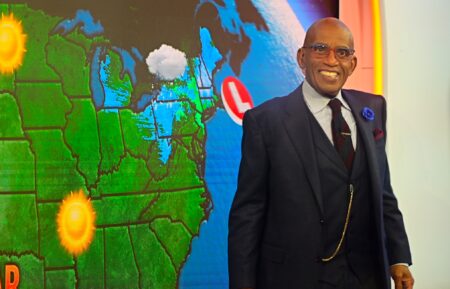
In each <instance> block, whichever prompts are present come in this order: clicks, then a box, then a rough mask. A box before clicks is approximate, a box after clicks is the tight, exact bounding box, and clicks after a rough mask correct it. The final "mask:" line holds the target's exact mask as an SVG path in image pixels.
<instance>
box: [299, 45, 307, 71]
mask: <svg viewBox="0 0 450 289" xmlns="http://www.w3.org/2000/svg"><path fill="white" fill-rule="evenodd" d="M304 57H305V50H304V49H303V48H299V49H298V50H297V63H298V66H300V68H301V69H302V71H303V70H304V69H305V61H304Z"/></svg>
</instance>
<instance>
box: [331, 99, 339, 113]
mask: <svg viewBox="0 0 450 289" xmlns="http://www.w3.org/2000/svg"><path fill="white" fill-rule="evenodd" d="M328 105H329V106H330V107H331V110H332V111H333V113H337V112H340V111H341V106H342V102H341V101H340V100H339V99H337V98H333V99H332V100H330V102H329V103H328Z"/></svg>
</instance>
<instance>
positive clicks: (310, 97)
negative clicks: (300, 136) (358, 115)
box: [302, 79, 351, 114]
mask: <svg viewBox="0 0 450 289" xmlns="http://www.w3.org/2000/svg"><path fill="white" fill-rule="evenodd" d="M302 90H303V96H304V98H305V102H306V105H307V106H308V108H309V109H310V111H311V112H312V113H313V114H316V113H318V112H320V111H322V110H323V109H324V108H325V107H327V106H328V103H329V102H330V98H328V97H325V96H322V95H321V94H319V93H318V92H317V91H316V90H315V89H314V88H313V87H312V86H311V84H309V82H308V81H307V80H306V79H305V80H304V81H303V86H302ZM334 98H337V99H339V100H340V101H341V102H342V106H343V107H344V108H345V109H347V110H349V111H351V109H350V106H349V105H348V103H347V102H346V101H345V99H344V98H343V97H342V93H341V90H339V92H338V94H337V95H336V96H335V97H334Z"/></svg>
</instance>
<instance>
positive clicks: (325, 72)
mask: <svg viewBox="0 0 450 289" xmlns="http://www.w3.org/2000/svg"><path fill="white" fill-rule="evenodd" d="M320 73H321V74H323V75H325V76H330V77H336V76H337V72H333V71H321V72H320Z"/></svg>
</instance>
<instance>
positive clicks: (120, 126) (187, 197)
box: [0, 4, 218, 289]
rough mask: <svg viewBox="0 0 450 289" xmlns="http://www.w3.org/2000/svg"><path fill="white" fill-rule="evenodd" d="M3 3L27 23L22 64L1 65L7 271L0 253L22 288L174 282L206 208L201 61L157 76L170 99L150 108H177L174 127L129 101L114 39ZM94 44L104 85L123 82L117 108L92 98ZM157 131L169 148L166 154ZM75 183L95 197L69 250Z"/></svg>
mask: <svg viewBox="0 0 450 289" xmlns="http://www.w3.org/2000/svg"><path fill="white" fill-rule="evenodd" d="M0 13H3V14H5V15H9V14H11V13H12V14H13V15H14V17H15V18H16V19H17V20H18V21H21V24H22V26H23V32H24V34H26V47H25V48H26V52H25V54H24V59H23V63H22V65H21V66H20V67H19V68H18V69H17V70H15V71H14V73H11V74H0V156H1V157H0V233H1V235H0V279H1V280H5V276H4V274H5V272H4V266H5V264H16V265H17V266H18V267H19V268H20V286H19V288H21V289H26V288H32V289H39V288H46V289H64V288H79V289H88V288H92V289H100V288H127V289H131V288H176V287H177V286H178V280H179V277H180V270H181V268H182V265H183V264H184V263H185V262H186V259H187V258H188V255H189V252H190V248H191V242H192V239H193V238H194V237H195V236H197V235H198V234H199V229H200V225H201V223H202V221H204V220H206V219H207V218H208V214H209V210H210V208H211V199H210V196H209V193H208V191H207V188H206V184H205V181H204V162H205V139H206V133H205V121H206V120H207V119H208V118H209V117H210V116H211V115H212V114H213V112H214V110H215V108H216V106H217V103H218V98H217V97H216V96H215V95H212V96H211V97H210V98H202V97H200V95H199V92H198V91H199V88H198V86H199V85H198V84H197V80H196V75H195V72H194V71H195V65H199V63H200V60H199V59H198V58H189V59H188V76H189V77H185V78H182V79H177V80H175V81H172V82H164V83H160V84H159V85H160V86H161V87H165V88H166V89H168V90H170V91H172V92H173V94H174V95H175V96H176V97H175V98H174V99H173V100H171V101H172V102H173V103H170V102H168V101H163V100H161V101H159V100H158V99H157V98H156V99H154V100H153V101H152V102H151V103H150V104H149V105H148V107H147V109H148V110H151V111H154V110H155V108H156V107H158V109H163V108H164V105H177V106H178V107H180V109H179V110H178V111H177V113H176V115H174V117H173V121H172V122H171V128H170V130H168V128H165V127H163V125H164V124H162V123H159V122H158V119H157V118H156V117H155V114H154V113H153V114H152V113H148V111H141V112H137V111H135V110H133V109H132V108H130V105H129V104H130V101H131V100H130V99H131V95H132V94H133V91H134V89H136V87H135V85H133V84H132V82H131V80H130V77H129V75H128V74H125V75H121V71H122V68H123V63H122V62H121V58H120V56H119V54H118V53H117V52H116V51H114V50H113V49H110V48H111V47H112V44H111V43H109V40H108V39H106V38H105V37H103V36H101V35H97V36H95V37H87V36H85V35H84V34H83V33H81V32H80V31H79V29H78V28H76V29H74V30H73V31H71V32H70V33H68V34H66V35H61V34H58V33H54V28H55V26H56V25H57V24H58V23H60V22H61V21H62V20H63V19H61V18H58V17H54V16H50V15H47V14H46V13H45V12H44V11H41V10H33V9H31V8H29V7H27V6H26V5H22V4H20V5H19V4H17V5H14V4H0ZM98 46H102V47H106V49H107V51H106V52H105V54H106V55H107V58H108V61H109V64H108V66H107V68H106V73H107V79H106V81H105V83H106V84H105V85H108V87H109V88H110V89H113V90H116V91H120V92H122V94H123V95H124V99H123V106H122V107H119V108H115V109H111V108H98V107H96V106H95V105H94V102H93V97H92V93H91V89H90V82H91V81H92V80H91V71H90V70H91V61H92V54H93V50H94V47H98ZM108 47H109V48H108ZM186 91H188V92H189V94H190V95H189V97H188V96H187V95H185V94H186ZM161 107H162V108H161ZM147 109H146V110H147ZM149 115H150V116H153V118H151V117H148V116H149ZM164 131H166V132H167V131H170V134H167V133H165V134H161V133H160V132H164ZM161 142H167V143H168V144H170V147H171V152H170V156H169V157H168V159H167V161H162V160H161V154H162V151H161V145H160V143H161ZM80 189H81V190H83V191H84V192H85V194H86V195H87V196H88V197H89V198H90V199H91V201H92V204H93V207H94V210H95V213H96V223H95V226H96V230H95V233H94V238H93V241H92V243H91V244H90V246H89V248H88V249H87V251H85V252H84V253H82V254H81V255H79V256H72V255H70V254H69V253H67V252H66V251H65V249H64V248H63V247H62V246H61V244H60V241H59V239H58V233H57V228H56V215H57V212H58V209H59V206H60V204H61V201H62V200H63V199H64V198H65V197H66V196H67V195H68V194H70V192H72V191H78V190H80ZM2 286H3V285H2Z"/></svg>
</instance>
